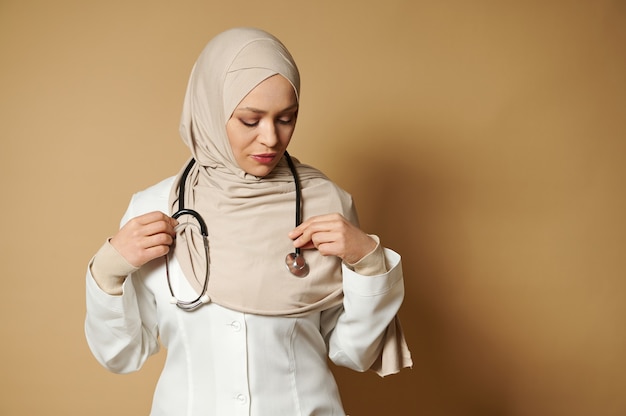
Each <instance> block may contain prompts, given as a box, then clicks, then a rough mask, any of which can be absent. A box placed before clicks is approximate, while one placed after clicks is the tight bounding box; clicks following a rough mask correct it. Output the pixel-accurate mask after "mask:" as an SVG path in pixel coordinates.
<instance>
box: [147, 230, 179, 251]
mask: <svg viewBox="0 0 626 416" xmlns="http://www.w3.org/2000/svg"><path fill="white" fill-rule="evenodd" d="M173 242H174V238H173V237H172V236H171V235H170V234H167V233H158V234H153V235H150V236H147V237H146V238H144V239H143V241H142V243H141V245H142V248H143V249H144V250H145V249H149V248H152V247H158V246H168V247H169V246H171V245H172V243H173Z"/></svg>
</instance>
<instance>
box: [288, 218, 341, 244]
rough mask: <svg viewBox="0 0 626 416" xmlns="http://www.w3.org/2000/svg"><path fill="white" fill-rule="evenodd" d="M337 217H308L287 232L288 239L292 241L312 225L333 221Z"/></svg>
mask: <svg viewBox="0 0 626 416" xmlns="http://www.w3.org/2000/svg"><path fill="white" fill-rule="evenodd" d="M337 215H338V214H323V215H316V216H314V217H310V218H308V219H306V220H305V221H303V222H302V223H301V224H300V225H298V226H297V227H295V228H294V229H293V230H291V231H290V232H289V238H291V239H292V240H293V239H295V238H298V237H299V236H300V235H302V233H303V232H304V231H305V230H306V229H307V228H309V227H310V226H312V225H313V224H319V223H323V222H328V221H331V220H333V219H336V217H337Z"/></svg>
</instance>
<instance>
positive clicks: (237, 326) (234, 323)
mask: <svg viewBox="0 0 626 416" xmlns="http://www.w3.org/2000/svg"><path fill="white" fill-rule="evenodd" d="M230 326H231V327H232V328H233V331H235V332H239V331H241V322H239V321H232V322H231V323H230Z"/></svg>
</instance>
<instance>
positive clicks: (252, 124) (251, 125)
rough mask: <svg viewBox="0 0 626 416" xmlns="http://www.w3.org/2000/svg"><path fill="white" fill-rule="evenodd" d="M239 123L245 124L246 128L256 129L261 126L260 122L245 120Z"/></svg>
mask: <svg viewBox="0 0 626 416" xmlns="http://www.w3.org/2000/svg"><path fill="white" fill-rule="evenodd" d="M239 121H240V122H241V124H243V125H244V126H246V127H256V126H258V125H259V121H258V120H257V121H245V120H243V119H241V118H240V119H239Z"/></svg>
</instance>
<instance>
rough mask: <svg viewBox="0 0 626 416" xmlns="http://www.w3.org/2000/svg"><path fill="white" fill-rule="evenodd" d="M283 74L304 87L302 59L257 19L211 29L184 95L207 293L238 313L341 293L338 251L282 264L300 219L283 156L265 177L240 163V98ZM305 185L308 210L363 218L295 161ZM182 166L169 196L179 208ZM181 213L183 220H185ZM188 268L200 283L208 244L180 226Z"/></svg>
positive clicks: (181, 255)
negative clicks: (235, 150)
mask: <svg viewBox="0 0 626 416" xmlns="http://www.w3.org/2000/svg"><path fill="white" fill-rule="evenodd" d="M276 74H280V75H282V76H283V77H285V78H286V79H287V80H289V81H290V82H291V84H292V85H293V88H294V91H295V92H296V96H297V97H298V99H299V95H300V78H299V73H298V69H297V67H296V64H295V62H294V60H293V58H292V57H291V55H290V53H289V52H288V51H287V49H286V48H285V47H284V46H283V44H282V43H281V42H280V41H279V40H278V39H276V38H275V37H274V36H272V35H270V34H268V33H266V32H264V31H261V30H258V29H251V28H237V29H231V30H228V31H226V32H223V33H221V34H219V35H218V36H217V37H215V38H214V39H213V40H212V41H211V42H209V44H208V45H207V46H206V47H205V49H204V50H203V51H202V53H201V54H200V57H199V58H198V60H197V62H196V64H195V65H194V67H193V70H192V73H191V77H190V79H189V84H188V87H187V93H186V96H185V101H184V106H183V114H182V119H181V124H180V133H181V136H182V138H183V141H184V142H185V144H187V146H188V147H189V148H190V149H191V153H192V156H193V157H194V158H195V159H196V161H197V163H196V164H195V165H194V167H193V168H192V170H191V172H190V174H189V177H188V180H187V185H186V188H185V195H184V199H185V201H184V205H185V207H186V208H191V209H194V210H196V211H198V212H199V213H200V214H201V215H202V217H203V218H204V220H205V221H206V223H207V226H208V233H209V253H210V255H209V258H210V267H209V269H210V270H209V284H208V295H209V296H210V298H211V300H212V301H213V302H215V303H217V304H220V305H222V306H225V307H227V308H231V309H235V310H239V311H242V312H248V313H254V314H261V315H277V316H298V315H302V314H306V313H310V312H313V311H321V310H325V309H328V308H330V307H332V306H335V305H338V304H340V303H341V302H342V300H343V292H342V276H341V260H340V259H338V258H336V257H332V256H331V257H324V256H322V255H320V254H319V253H318V252H317V250H304V251H303V254H304V256H305V258H306V260H307V262H308V263H309V266H310V273H309V275H308V276H307V277H305V278H297V277H294V276H293V275H292V274H291V273H290V272H289V271H288V270H287V268H286V267H285V262H284V259H285V256H286V255H287V254H288V253H290V252H293V250H294V249H293V245H292V242H291V240H290V239H289V238H288V237H287V233H288V232H289V231H290V230H291V229H293V227H294V226H295V209H296V207H295V184H294V180H293V177H292V174H291V172H290V170H289V167H288V165H287V163H286V161H285V160H284V159H283V160H281V162H280V163H279V164H278V165H277V166H276V168H275V169H274V170H273V171H272V173H271V174H270V175H268V176H265V177H263V178H259V177H255V176H252V175H250V174H247V173H246V172H244V171H243V170H242V169H240V168H239V166H238V165H237V163H236V161H235V158H234V156H233V154H232V150H231V147H230V144H229V141H228V137H227V135H226V122H227V121H228V119H229V118H230V115H231V114H232V112H233V111H234V110H235V108H236V106H237V105H238V104H239V102H240V101H241V100H242V99H243V98H244V97H245V96H246V95H247V94H248V93H249V92H250V91H251V90H252V89H253V88H254V87H256V86H257V85H258V84H259V83H260V82H262V81H263V80H265V79H267V78H269V77H271V76H273V75H276ZM294 162H295V163H296V167H297V171H298V176H299V178H300V183H301V187H302V201H303V202H302V203H303V207H302V217H303V218H308V217H311V216H314V215H320V214H327V213H329V212H340V213H342V214H343V215H344V216H345V217H346V218H348V220H350V221H352V222H354V223H357V218H356V215H355V211H354V209H353V205H352V199H351V197H350V196H349V195H348V194H347V193H345V192H344V191H343V190H341V189H340V188H338V187H337V186H336V185H334V184H333V183H332V182H331V181H330V180H328V179H327V178H326V177H325V176H324V175H323V174H322V173H321V172H319V171H318V170H316V169H314V168H312V167H310V166H306V165H303V164H301V163H299V162H298V161H297V160H294ZM181 174H182V170H181V173H179V176H178V178H177V180H176V181H175V184H176V185H175V186H174V187H173V189H172V192H171V195H170V206H171V210H172V212H175V211H176V210H177V209H178V206H179V204H178V191H179V182H180V176H181ZM189 220H190V219H189V218H187V216H185V217H181V218H180V219H179V221H181V222H182V221H189ZM174 253H175V255H176V258H177V259H178V261H179V263H180V265H181V267H182V269H183V272H184V275H185V277H186V278H187V280H188V281H189V283H190V284H191V285H192V287H193V288H194V289H195V290H196V291H197V292H198V293H200V292H201V288H202V285H203V283H204V276H205V260H204V258H205V249H204V246H203V243H202V239H201V237H200V236H199V234H198V233H197V231H196V229H195V228H194V227H181V228H180V231H179V233H178V235H177V239H176V246H175V249H174Z"/></svg>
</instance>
